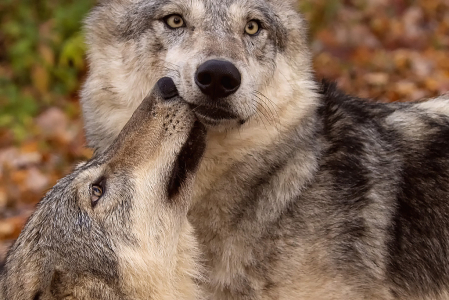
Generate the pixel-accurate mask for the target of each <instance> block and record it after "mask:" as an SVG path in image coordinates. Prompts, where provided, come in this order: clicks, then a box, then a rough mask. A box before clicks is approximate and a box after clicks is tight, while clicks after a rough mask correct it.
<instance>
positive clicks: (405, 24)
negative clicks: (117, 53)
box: [0, 0, 449, 260]
mask: <svg viewBox="0 0 449 300" xmlns="http://www.w3.org/2000/svg"><path fill="white" fill-rule="evenodd" d="M94 4H95V1H94V0H21V1H17V0H0V260H1V259H2V258H3V256H4V253H5V250H6V249H7V247H8V246H9V245H10V244H11V242H12V241H13V240H14V239H15V238H16V237H17V236H18V234H19V233H20V230H21V228H22V227H23V225H24V223H25V221H26V219H27V218H28V217H29V215H30V213H31V212H32V211H33V209H34V207H35V205H36V203H37V202H38V201H39V200H40V198H41V197H42V196H43V194H44V193H45V192H46V191H47V190H48V189H49V188H50V187H51V186H53V185H54V184H55V182H56V180H57V179H59V178H61V177H62V176H63V175H65V174H67V173H68V172H70V170H71V168H72V166H73V164H74V163H76V162H79V161H81V160H84V159H87V158H89V157H90V156H91V155H92V153H91V151H90V150H89V149H86V148H85V141H84V136H83V134H84V133H83V125H82V119H81V111H80V107H79V98H78V93H79V89H80V86H81V84H82V82H83V80H84V78H85V75H86V71H87V65H86V62H85V60H84V53H85V50H86V47H85V45H84V43H83V33H82V31H81V25H82V19H83V17H84V16H85V15H86V13H87V12H88V11H89V9H90V8H91V7H92V6H93V5H94ZM298 5H299V7H300V9H301V10H302V11H303V12H304V14H305V16H306V18H307V19H308V20H309V22H310V43H311V47H312V49H313V53H314V65H315V70H316V75H317V77H318V78H323V77H325V78H328V79H331V80H335V81H336V82H337V83H338V85H339V87H340V88H342V89H343V90H345V91H346V92H348V93H352V94H354V95H357V96H360V97H367V98H373V99H376V100H377V101H383V102H390V101H415V100H417V99H420V98H426V97H433V96H436V95H438V94H441V93H444V92H448V91H449V0H415V1H413V0H327V1H326V0H300V1H299V3H298Z"/></svg>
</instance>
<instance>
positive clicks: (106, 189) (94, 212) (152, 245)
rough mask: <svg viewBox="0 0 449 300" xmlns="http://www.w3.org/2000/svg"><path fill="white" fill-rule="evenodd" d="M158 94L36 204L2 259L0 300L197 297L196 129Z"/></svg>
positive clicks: (182, 110)
mask: <svg viewBox="0 0 449 300" xmlns="http://www.w3.org/2000/svg"><path fill="white" fill-rule="evenodd" d="M161 82H162V83H163V82H164V81H161ZM165 82H167V81H166V80H165ZM164 86H165V87H166V88H165V89H166V90H168V91H170V90H171V91H172V92H173V91H175V90H174V89H170V82H169V84H168V89H167V85H162V87H164ZM171 86H173V87H174V85H173V84H171ZM163 90H164V89H156V90H155V92H154V93H153V94H152V95H151V96H149V97H147V98H146V99H145V100H144V101H143V102H142V104H141V105H140V106H139V107H138V108H137V110H136V112H135V113H134V115H133V117H132V118H131V119H130V121H129V122H128V123H127V125H126V126H125V128H124V129H123V130H122V132H121V133H120V134H119V136H118V138H117V139H116V140H115V141H114V142H113V143H112V145H111V147H109V149H108V150H107V151H105V152H104V153H101V154H98V155H97V156H95V157H94V158H93V159H92V160H90V161H89V162H87V163H84V164H81V165H80V166H78V167H77V168H76V169H75V170H74V172H73V173H72V174H70V175H68V176H67V177H65V178H63V179H62V180H60V181H59V182H58V183H57V184H56V186H54V187H53V189H52V190H51V191H50V192H49V193H48V194H47V195H46V196H45V197H44V199H43V200H42V201H41V202H40V204H39V206H38V208H37V210H36V212H35V213H34V214H33V215H32V217H31V218H30V220H29V221H28V223H27V225H26V227H25V228H24V230H23V231H22V233H21V235H20V237H19V238H18V240H17V241H16V243H15V244H14V245H13V247H12V248H11V250H10V252H9V254H8V258H7V260H6V264H5V267H4V270H3V272H2V274H1V279H0V298H1V299H30V300H32V299H34V300H37V299H40V300H46V299H58V300H60V299H80V300H81V299H85V300H87V299H105V300H106V299H108V300H112V299H117V300H123V299H170V300H172V299H201V293H200V290H199V288H198V287H197V282H198V281H199V280H201V273H200V271H201V269H200V267H199V264H198V261H197V260H198V259H199V257H198V250H197V248H198V247H197V245H196V242H195V239H194V238H193V234H192V227H191V225H190V224H189V222H188V220H187V210H188V207H189V204H190V198H191V197H190V192H191V186H192V182H193V178H194V175H195V169H196V166H197V164H198V162H199V160H200V158H201V155H202V152H203V150H204V133H205V131H204V126H202V125H201V124H200V123H198V122H197V121H195V120H196V118H195V116H194V115H193V113H192V112H191V110H190V109H189V108H188V106H187V105H186V104H184V103H183V102H181V101H180V99H179V97H178V96H174V95H172V96H173V97H172V96H170V99H168V100H163V99H162V96H164V95H167V94H166V93H165V94H164V93H163V92H161V91H163ZM164 97H165V96H164Z"/></svg>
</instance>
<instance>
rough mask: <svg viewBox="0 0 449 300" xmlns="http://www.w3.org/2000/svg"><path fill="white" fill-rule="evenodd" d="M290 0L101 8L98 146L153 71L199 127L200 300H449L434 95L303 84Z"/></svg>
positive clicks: (94, 78) (448, 131)
mask: <svg viewBox="0 0 449 300" xmlns="http://www.w3.org/2000/svg"><path fill="white" fill-rule="evenodd" d="M295 4H296V1H293V0H290V1H289V0H282V1H281V0H224V1H216V0H176V1H174V0H160V1H156V0H110V1H102V2H101V3H100V4H99V5H98V6H97V7H96V8H95V9H94V10H93V11H92V12H91V14H90V15H89V17H88V18H87V20H86V33H87V43H88V45H89V55H88V57H89V63H90V67H91V69H90V73H89V76H88V79H87V82H86V84H85V86H84V88H83V91H82V105H83V111H84V118H85V123H86V131H87V136H88V140H89V143H90V146H92V147H93V148H95V149H96V150H97V151H100V152H101V151H103V150H104V149H106V148H107V147H108V145H109V144H110V143H111V141H112V140H114V138H115V137H116V136H117V134H118V133H119V131H120V130H121V128H122V127H123V125H124V124H125V123H126V122H127V120H128V118H129V117H130V116H131V114H132V112H133V111H134V109H135V108H136V107H137V105H138V104H139V103H140V101H141V99H142V98H144V97H145V95H147V94H148V92H149V91H150V90H151V88H152V86H153V84H154V83H155V82H156V80H157V79H158V78H159V77H162V76H170V77H172V78H173V79H174V81H175V83H176V86H177V88H178V89H179V92H180V96H181V97H182V98H183V99H184V100H185V101H186V102H187V103H189V105H190V106H191V107H192V109H193V111H194V112H195V114H196V116H197V117H198V119H199V120H200V121H201V122H202V123H203V124H205V125H206V127H207V129H208V131H207V137H206V149H205V154H204V159H203V160H202V162H201V164H200V166H199V170H198V173H197V177H196V180H195V183H194V188H193V189H194V192H193V205H192V207H191V208H190V210H189V220H190V222H191V223H192V225H193V226H194V228H195V232H196V233H195V235H196V238H197V239H198V242H199V243H200V246H201V251H202V252H203V254H204V257H205V259H206V262H207V264H206V267H207V268H208V272H209V273H208V274H209V275H208V277H209V278H208V282H207V283H206V284H204V288H205V289H206V291H207V293H208V294H209V297H210V299H244V300H250V299H251V300H253V299H313V300H316V299H333V300H339V299H342V300H343V299H344V300H348V299H407V300H413V299H420V300H423V299H449V259H448V254H449V253H448V252H449V242H448V240H449V101H448V97H447V96H446V97H444V96H443V97H441V98H438V99H433V100H429V101H427V102H420V103H407V104H405V103H403V104H381V103H373V102H369V101H366V100H362V99H357V98H355V97H351V96H347V95H344V94H343V93H341V92H339V91H338V89H336V88H335V87H334V86H332V84H325V83H319V82H317V81H316V79H315V78H314V75H313V71H312V67H311V59H312V57H311V54H310V51H309V48H308V46H307V39H306V36H307V25H306V23H305V21H304V19H303V17H302V16H301V15H300V14H299V13H297V12H296V10H295V9H294V5H295Z"/></svg>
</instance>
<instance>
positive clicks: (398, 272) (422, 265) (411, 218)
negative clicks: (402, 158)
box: [388, 124, 449, 295]
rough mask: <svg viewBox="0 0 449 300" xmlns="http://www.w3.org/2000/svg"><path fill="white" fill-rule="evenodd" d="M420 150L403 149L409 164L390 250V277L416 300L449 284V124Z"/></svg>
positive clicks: (427, 140) (425, 142)
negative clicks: (448, 242)
mask: <svg viewBox="0 0 449 300" xmlns="http://www.w3.org/2000/svg"><path fill="white" fill-rule="evenodd" d="M426 144H427V145H426ZM420 146H421V149H418V150H421V151H416V150H414V149H410V148H403V149H402V151H404V152H405V153H406V156H407V160H406V163H405V166H404V169H403V170H402V174H403V176H402V178H403V182H402V185H401V190H400V192H399V194H398V203H397V209H396V213H395V216H394V218H393V228H392V229H393V232H394V234H393V238H392V241H391V243H390V245H389V249H390V255H391V260H390V263H389V268H388V272H389V275H390V276H391V278H392V280H393V281H394V283H395V284H396V285H397V288H398V289H400V290H402V289H405V292H407V293H408V294H410V295H412V294H415V293H419V294H420V295H429V294H430V293H432V291H433V292H435V291H438V290H440V289H441V288H443V287H445V285H446V283H447V282H448V281H449V262H448V259H447V258H448V254H449V251H448V250H449V249H448V245H447V244H446V243H444V240H446V241H447V240H448V227H449V199H448V196H447V195H448V194H449V188H448V186H447V183H448V182H449V170H448V167H447V166H448V162H449V151H448V150H449V124H446V126H445V127H444V129H442V130H441V131H440V132H438V133H435V134H433V135H432V136H429V137H428V138H427V139H426V141H424V144H423V145H420ZM416 162H420V164H417V163H416ZM421 164H422V165H425V166H426V167H425V168H423V167H422V165H421ZM444 237H445V238H444ZM410 282H416V283H417V284H414V285H410V284H406V283H410ZM418 283H419V284H418ZM395 292H396V293H398V292H397V291H395Z"/></svg>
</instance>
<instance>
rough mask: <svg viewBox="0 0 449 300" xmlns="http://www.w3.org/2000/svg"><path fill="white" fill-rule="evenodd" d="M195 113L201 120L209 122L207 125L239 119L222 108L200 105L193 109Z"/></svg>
mask: <svg viewBox="0 0 449 300" xmlns="http://www.w3.org/2000/svg"><path fill="white" fill-rule="evenodd" d="M193 112H194V113H195V114H196V115H197V117H198V118H199V119H201V120H206V122H207V121H209V122H207V123H210V121H212V122H217V121H221V120H232V119H238V116H237V115H236V114H234V113H233V112H231V111H229V110H227V109H224V108H220V107H210V106H205V105H198V106H195V107H194V108H193Z"/></svg>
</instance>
